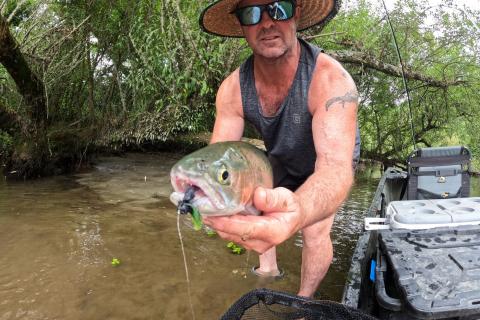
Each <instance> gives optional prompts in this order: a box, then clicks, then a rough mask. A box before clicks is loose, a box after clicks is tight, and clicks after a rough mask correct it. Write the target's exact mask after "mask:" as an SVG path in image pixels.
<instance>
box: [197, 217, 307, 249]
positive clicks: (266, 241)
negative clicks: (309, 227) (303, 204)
mask: <svg viewBox="0 0 480 320" xmlns="http://www.w3.org/2000/svg"><path fill="white" fill-rule="evenodd" d="M296 215H297V214H296V213H295V212H274V213H264V215H262V216H246V215H240V214H238V215H233V216H228V217H205V218H204V223H205V224H207V225H209V226H210V227H212V228H213V229H215V230H216V231H217V232H221V233H224V234H226V235H227V237H229V238H228V239H230V240H232V241H235V240H234V238H235V239H236V240H237V241H240V243H248V244H249V245H251V248H252V249H253V250H255V251H257V252H264V251H265V250H267V249H269V248H271V247H273V246H275V245H278V244H280V243H282V242H283V241H285V240H287V239H288V238H289V237H290V236H291V235H292V234H294V233H295V232H296V231H297V230H295V228H293V227H292V224H291V223H290V222H289V221H292V220H294V218H293V216H296ZM219 234H220V233H219ZM242 238H243V240H242ZM256 241H259V242H256Z"/></svg>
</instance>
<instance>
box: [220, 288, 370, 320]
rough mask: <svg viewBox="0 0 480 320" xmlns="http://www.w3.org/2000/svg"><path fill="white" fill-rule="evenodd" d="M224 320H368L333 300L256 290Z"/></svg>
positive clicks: (365, 316) (354, 310) (241, 300)
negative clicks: (312, 298)
mask: <svg viewBox="0 0 480 320" xmlns="http://www.w3.org/2000/svg"><path fill="white" fill-rule="evenodd" d="M221 319H222V320H233V319H236V320H237V319H238V320H254V319H255V320H270V319H271V320H277V319H281V320H290V319H292V320H293V319H305V320H310V319H312V320H313V319H315V320H322V319H325V320H327V319H328V320H331V319H339V320H363V319H365V320H369V319H372V320H374V319H376V318H374V317H372V316H370V315H367V314H364V313H362V312H361V311H359V310H356V309H352V308H349V307H347V306H344V305H342V304H340V303H336V302H333V301H319V300H311V299H307V298H303V297H299V296H294V295H290V294H287V293H284V292H278V291H274V290H269V289H256V290H253V291H250V292H249V293H247V294H245V295H244V296H242V297H241V298H240V299H238V300H237V301H236V302H235V303H234V304H233V305H232V306H231V307H230V309H228V311H227V312H226V313H225V314H224V315H223V316H222V318H221Z"/></svg>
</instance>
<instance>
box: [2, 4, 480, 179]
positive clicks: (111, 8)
mask: <svg viewBox="0 0 480 320" xmlns="http://www.w3.org/2000/svg"><path fill="white" fill-rule="evenodd" d="M208 3H209V1H207V0H201V1H175V0H162V1H135V2H131V1H127V0H119V1H108V0H97V1H93V0H87V1H72V0H56V1H48V2H46V1H42V0H29V1H16V0H3V1H1V0H0V12H1V15H0V19H3V21H6V22H7V25H8V30H9V32H10V33H11V35H12V36H13V38H14V39H15V40H16V42H17V43H18V47H19V49H20V51H21V53H22V55H23V57H24V58H25V60H26V62H27V63H28V65H29V66H30V68H31V70H32V72H33V73H34V74H35V75H37V77H38V79H39V81H41V84H42V86H43V90H44V91H45V92H44V95H45V109H46V118H47V122H46V135H47V137H46V138H47V141H48V144H47V146H46V148H45V154H46V156H47V157H48V158H49V159H51V160H52V161H54V160H60V161H63V160H65V159H67V160H68V161H70V162H72V161H73V162H75V163H77V164H78V162H80V161H81V160H82V159H83V158H84V155H85V154H86V153H88V151H91V150H94V149H95V148H98V147H99V146H103V147H112V148H117V147H120V148H122V147H125V146H141V145H143V144H155V143H158V142H159V141H165V140H168V139H174V138H175V137H177V136H178V134H180V133H187V132H189V133H198V132H204V131H209V130H211V128H212V124H213V119H214V101H215V92H216V90H217V89H218V86H219V85H220V83H221V81H222V79H223V78H225V76H226V75H228V74H229V73H230V72H231V71H232V70H234V69H235V68H236V67H238V66H239V64H240V63H241V61H242V60H243V59H244V58H245V57H246V56H247V55H248V54H249V50H248V48H247V46H246V44H245V42H244V41H243V40H238V39H223V38H219V37H214V36H210V35H208V34H205V33H203V32H202V31H201V30H200V28H199V26H198V17H199V14H200V12H201V9H202V8H204V7H205V6H206V5H207V4H208ZM380 4H381V3H373V4H372V3H370V2H367V1H359V2H358V3H355V5H353V4H352V3H349V6H347V7H346V8H344V10H342V12H341V13H340V14H339V15H338V17H337V18H335V19H334V20H333V21H332V22H331V23H330V24H329V25H328V26H327V27H326V28H325V29H324V30H323V31H322V32H321V33H319V30H315V28H313V29H312V30H309V31H308V32H307V33H304V34H302V36H303V37H306V38H309V39H310V40H311V41H313V42H315V43H317V44H318V45H319V46H321V47H323V48H325V49H326V51H327V52H328V53H330V54H332V55H333V56H335V57H336V58H337V59H338V60H340V61H342V62H343V64H344V66H345V67H346V69H347V70H348V71H349V72H350V73H351V74H352V75H353V76H354V78H355V80H356V83H357V85H358V88H359V92H360V95H361V98H362V104H361V108H360V110H359V123H360V128H361V132H362V140H363V149H362V153H363V156H364V157H367V158H371V159H377V160H380V161H382V162H384V163H386V164H391V163H395V162H399V161H402V160H403V159H405V157H406V155H407V154H408V153H409V152H411V151H412V150H413V138H414V140H415V144H416V146H417V147H420V146H431V145H432V146H433V145H452V144H464V145H468V146H469V147H470V148H471V149H472V150H473V151H474V153H475V154H478V152H479V151H480V150H479V147H478V146H479V142H480V141H479V140H480V137H479V136H478V135H477V134H476V132H477V130H478V129H479V128H478V126H479V124H478V123H476V121H474V119H476V118H477V117H478V116H479V112H480V110H479V108H477V103H478V101H479V100H480V99H479V98H480V90H478V89H479V88H480V68H479V63H480V48H479V42H478V34H479V33H480V31H479V30H480V12H478V11H473V10H471V9H467V8H458V7H456V5H455V4H453V3H451V2H450V3H449V2H448V1H447V2H445V3H444V5H442V6H437V7H428V6H427V4H426V3H418V2H416V1H413V0H407V1H401V2H397V5H396V6H395V8H393V9H390V18H391V22H392V25H393V27H394V31H395V35H396V40H397V42H398V47H399V51H400V54H401V58H402V60H403V62H404V69H405V71H404V73H405V76H406V82H407V85H408V88H409V94H410V98H411V107H409V105H408V103H407V102H408V101H407V95H406V91H405V86H404V83H403V79H402V77H401V76H400V75H399V73H398V72H395V70H399V57H398V55H397V51H396V50H395V46H394V43H393V37H392V32H391V30H390V26H389V25H388V21H387V19H386V16H385V14H384V12H385V11H384V9H383V7H381V6H380ZM0 31H1V28H0ZM1 41H2V34H1V32H0V48H1V47H2V45H1ZM1 51H2V50H1V49H0V62H1V61H2V59H1V57H2V52H1ZM352 57H353V58H352ZM392 68H393V69H395V68H397V69H395V70H394V71H392ZM27 101H28V100H26V99H25V94H24V91H22V90H20V89H19V85H18V82H17V83H16V82H15V81H14V77H12V75H11V73H9V72H7V69H5V68H2V66H1V65H0V157H2V158H3V161H4V162H5V163H7V164H9V163H10V169H11V170H16V169H19V168H15V165H12V163H13V164H14V163H15V162H9V159H11V158H12V157H15V156H17V157H20V155H22V154H25V153H26V152H28V150H27V149H25V148H23V147H22V146H24V145H25V143H26V141H28V140H29V139H32V138H31V137H32V136H31V135H28V134H25V132H27V131H28V130H27V129H26V128H28V127H29V125H30V123H31V117H32V115H31V112H30V109H31V106H30V105H29V104H28V103H27ZM410 114H411V116H412V118H410ZM412 124H413V125H412ZM412 136H413V137H412ZM24 165H25V163H24ZM17 166H18V165H17ZM20 169H21V168H20Z"/></svg>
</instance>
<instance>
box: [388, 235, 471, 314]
mask: <svg viewBox="0 0 480 320" xmlns="http://www.w3.org/2000/svg"><path fill="white" fill-rule="evenodd" d="M380 244H381V251H382V252H383V254H384V255H385V256H386V257H387V259H388V261H389V268H391V271H393V272H394V278H395V281H396V283H397V289H398V290H399V293H400V296H401V297H400V298H401V300H402V304H404V308H405V309H406V311H407V312H408V313H409V314H411V315H412V316H413V317H416V318H419V319H439V318H447V317H459V316H471V315H478V316H479V318H480V226H466V227H458V228H455V229H449V228H437V229H430V230H416V231H407V230H397V231H382V232H381V235H380Z"/></svg>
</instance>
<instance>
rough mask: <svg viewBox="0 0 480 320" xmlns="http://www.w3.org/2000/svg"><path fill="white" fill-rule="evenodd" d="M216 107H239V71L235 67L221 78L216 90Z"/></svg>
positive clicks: (240, 103)
mask: <svg viewBox="0 0 480 320" xmlns="http://www.w3.org/2000/svg"><path fill="white" fill-rule="evenodd" d="M216 104H217V108H224V107H228V108H229V109H231V108H232V107H233V108H234V109H237V108H239V109H241V106H242V102H241V92H240V73H239V69H238V68H237V69H236V70H235V71H233V72H232V73H231V74H230V75H228V76H227V77H226V78H225V80H223V82H222V84H221V85H220V88H219V89H218V92H217V103H216Z"/></svg>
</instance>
